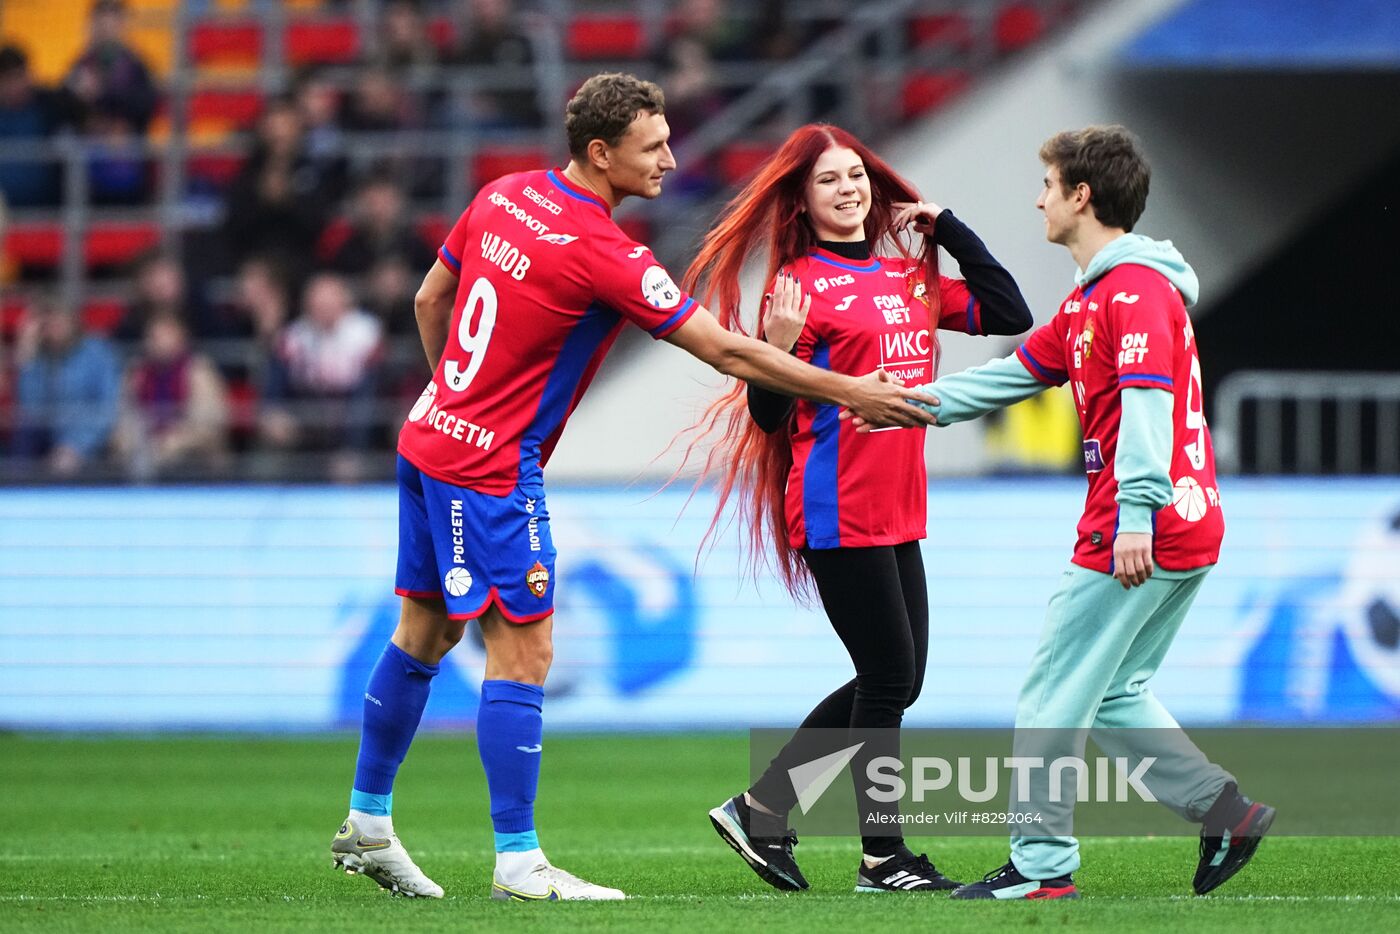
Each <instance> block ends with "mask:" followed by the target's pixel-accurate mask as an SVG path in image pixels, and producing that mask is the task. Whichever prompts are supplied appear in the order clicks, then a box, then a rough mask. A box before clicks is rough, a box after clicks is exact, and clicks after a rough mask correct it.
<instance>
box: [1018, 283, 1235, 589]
mask: <svg viewBox="0 0 1400 934" xmlns="http://www.w3.org/2000/svg"><path fill="white" fill-rule="evenodd" d="M1016 354H1017V356H1018V357H1019V358H1020V360H1021V363H1023V364H1024V365H1025V367H1026V369H1027V370H1029V371H1030V372H1031V373H1032V374H1034V375H1035V377H1036V378H1037V379H1039V380H1041V381H1042V382H1045V383H1049V384H1050V385H1052V386H1058V385H1061V384H1063V383H1065V382H1067V381H1068V382H1069V383H1070V384H1071V387H1072V389H1073V392H1074V401H1075V405H1076V407H1077V408H1078V409H1079V424H1080V427H1081V428H1082V429H1083V432H1084V469H1085V471H1086V472H1087V473H1088V475H1089V494H1088V497H1087V499H1086V500H1085V506H1084V516H1083V517H1082V518H1081V519H1080V520H1079V540H1078V542H1077V543H1076V544H1075V547H1074V558H1073V561H1074V563H1075V564H1078V565H1081V566H1082V567H1086V568H1089V569H1091V570H1095V571H1102V572H1104V573H1105V574H1111V573H1113V538H1114V535H1115V534H1116V533H1117V530H1118V503H1117V500H1116V497H1117V495H1118V481H1117V479H1116V478H1115V477H1114V472H1113V468H1114V461H1115V455H1116V454H1117V448H1118V423H1119V420H1120V418H1121V417H1122V414H1123V407H1122V401H1121V398H1120V396H1119V390H1121V389H1124V388H1127V387H1148V388H1152V389H1162V390H1165V391H1167V392H1170V393H1171V394H1172V397H1173V400H1174V401H1173V404H1172V459H1171V479H1172V484H1173V490H1172V503H1171V504H1170V505H1168V506H1167V507H1166V508H1165V509H1162V510H1160V511H1159V512H1157V513H1156V514H1155V515H1154V516H1153V529H1154V531H1153V537H1152V553H1153V560H1154V561H1155V562H1156V563H1157V565H1158V566H1160V567H1162V568H1165V569H1166V570H1168V571H1188V570H1192V569H1194V568H1200V567H1204V566H1206V565H1209V564H1214V563H1215V562H1216V560H1217V559H1218V558H1219V557H1220V540H1221V539H1222V538H1223V537H1224V534H1225V517H1224V514H1223V513H1222V512H1221V509H1220V490H1219V488H1218V487H1217V485H1216V482H1215V454H1214V449H1213V448H1212V446H1211V441H1210V430H1209V429H1208V428H1207V427H1206V418H1205V404H1204V402H1203V400H1202V398H1201V363H1200V360H1199V358H1198V357H1197V356H1196V334H1195V331H1194V330H1193V329H1192V327H1191V319H1190V318H1189V317H1188V316H1187V314H1186V306H1185V305H1184V304H1183V303H1182V301H1181V295H1180V293H1178V292H1177V290H1176V288H1175V287H1174V286H1173V285H1172V284H1171V283H1170V282H1169V281H1168V280H1167V278H1166V277H1165V276H1163V275H1162V274H1161V273H1159V272H1157V271H1156V270H1153V269H1149V268H1147V267H1145V266H1135V265H1122V266H1115V267H1114V268H1113V269H1111V270H1109V271H1108V273H1106V274H1105V275H1103V276H1102V277H1100V278H1099V279H1097V280H1095V281H1094V282H1092V283H1089V284H1088V285H1087V286H1081V287H1080V288H1077V289H1075V290H1074V291H1073V292H1071V293H1070V296H1069V298H1067V299H1065V302H1064V304H1063V305H1061V306H1060V310H1059V311H1058V312H1056V314H1055V317H1054V318H1053V319H1051V321H1050V323H1049V324H1047V325H1045V326H1044V327H1042V328H1040V329H1038V330H1037V331H1036V332H1035V333H1033V334H1032V335H1031V336H1030V338H1029V339H1028V340H1027V341H1026V342H1025V343H1024V344H1022V345H1021V347H1020V349H1019V350H1017V351H1016Z"/></svg>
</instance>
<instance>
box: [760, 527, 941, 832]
mask: <svg viewBox="0 0 1400 934" xmlns="http://www.w3.org/2000/svg"><path fill="white" fill-rule="evenodd" d="M802 557H803V559H804V560H805V561H806V562H807V567H809V568H810V569H811V571H812V577H813V578H814V579H815V580H816V583H817V592H818V593H819V594H820V595H821V600H822V605H823V606H824V607H825V608H826V615H827V616H828V617H829V618H830V619H831V625H832V628H833V629H835V630H836V635H837V636H839V637H840V638H841V641H842V643H844V644H845V646H846V651H847V652H848V653H850V656H851V661H852V663H854V665H855V669H856V676H855V677H854V678H852V679H851V680H850V681H848V682H846V683H845V684H843V685H841V686H840V687H839V688H837V689H836V690H835V691H832V692H831V693H830V694H828V695H827V696H826V698H825V699H824V700H822V701H821V703H819V704H817V706H816V707H814V708H812V712H811V713H809V714H808V715H807V719H805V720H803V721H802V726H801V727H800V729H801V730H809V729H827V730H830V729H888V730H891V731H892V732H891V733H890V734H888V735H882V736H881V737H879V738H877V739H874V740H871V741H867V742H866V744H865V746H864V747H862V748H861V750H860V752H859V753H857V754H856V757H855V758H854V759H852V760H851V775H852V777H853V778H854V779H855V785H856V800H857V802H858V803H859V807H860V810H861V818H862V822H861V826H862V828H866V827H869V828H871V829H875V828H877V827H878V828H880V829H886V830H888V829H891V828H892V829H893V830H894V833H892V834H889V833H886V834H884V835H880V834H867V833H862V834H861V844H862V847H863V849H864V851H865V852H866V853H867V854H869V855H871V856H888V855H890V854H892V853H893V852H894V851H895V850H897V849H898V848H899V846H900V845H901V844H902V843H903V842H904V836H903V834H901V833H900V832H899V830H898V827H899V825H898V824H897V823H886V824H875V823H873V822H872V821H871V820H870V818H871V815H878V814H885V815H892V814H896V813H898V805H897V804H895V803H891V804H881V803H878V802H873V801H869V800H867V799H865V798H864V796H863V795H862V794H861V789H862V788H863V787H866V786H868V785H869V784H870V783H869V782H868V781H867V780H866V779H865V775H866V766H867V764H868V763H869V761H870V760H871V759H872V758H875V757H877V756H886V755H888V756H895V757H898V755H899V740H898V734H897V733H896V732H893V731H895V730H898V728H899V726H900V724H901V723H902V722H903V720H904V711H905V709H906V708H908V707H909V706H910V705H911V704H913V703H914V701H915V700H916V699H917V698H918V696H919V691H920V690H921V689H922V687H923V683H924V669H925V667H926V666H927V663H928V589H927V584H926V582H925V579H924V560H923V556H922V554H920V552H919V543H918V542H917V541H913V542H905V543H903V544H901V545H885V546H879V547H874V548H830V549H820V550H814V549H810V548H809V549H804V550H803V552H802ZM836 748H840V747H836ZM831 751H834V750H831ZM821 754H822V748H819V746H817V745H814V744H813V742H811V741H810V740H809V741H805V742H804V741H800V734H799V737H795V738H794V739H793V740H791V741H789V742H788V744H787V745H786V746H784V747H783V749H782V751H781V752H779V753H778V755H777V756H776V757H775V758H774V759H773V761H772V763H771V764H769V766H768V770H767V771H765V772H764V773H763V776H762V777H761V778H759V780H758V781H757V782H755V783H754V785H753V787H752V788H751V789H749V794H750V795H751V796H752V797H753V799H754V800H755V801H758V802H760V803H761V804H762V805H763V806H764V807H766V808H768V809H770V810H772V811H775V812H777V813H780V814H786V813H787V812H788V811H790V810H792V808H793V806H794V805H796V803H797V792H796V791H794V790H793V787H792V781H791V780H790V779H789V778H788V769H790V768H792V767H793V766H796V765H801V764H802V763H804V762H809V761H811V760H812V759H813V758H815V757H817V756H819V755H821Z"/></svg>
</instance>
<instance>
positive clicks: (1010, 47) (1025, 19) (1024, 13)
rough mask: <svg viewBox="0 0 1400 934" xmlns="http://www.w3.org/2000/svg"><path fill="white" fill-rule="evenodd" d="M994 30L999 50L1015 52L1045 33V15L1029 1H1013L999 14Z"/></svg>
mask: <svg viewBox="0 0 1400 934" xmlns="http://www.w3.org/2000/svg"><path fill="white" fill-rule="evenodd" d="M993 30H994V32H995V34H996V42H997V51H999V52H1015V51H1016V50H1018V49H1024V48H1025V47H1026V46H1028V45H1030V44H1031V43H1033V42H1035V41H1036V40H1037V39H1039V38H1040V37H1041V36H1042V35H1044V34H1045V17H1044V16H1042V15H1041V12H1040V10H1038V9H1036V8H1035V7H1033V6H1031V5H1030V4H1028V3H1013V4H1011V5H1010V6H1008V7H1006V8H1004V9H1003V10H1002V11H1001V12H1000V13H998V14H997V18H996V24H995V26H994V27H993Z"/></svg>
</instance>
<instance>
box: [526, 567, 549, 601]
mask: <svg viewBox="0 0 1400 934" xmlns="http://www.w3.org/2000/svg"><path fill="white" fill-rule="evenodd" d="M525 586H526V587H529V588H530V593H532V594H534V595H535V596H537V597H540V598H541V599H543V598H544V592H545V591H546V590H548V589H549V568H547V567H545V566H544V565H543V564H540V563H539V562H538V561H536V562H535V566H534V567H532V568H530V570H528V571H526V572H525Z"/></svg>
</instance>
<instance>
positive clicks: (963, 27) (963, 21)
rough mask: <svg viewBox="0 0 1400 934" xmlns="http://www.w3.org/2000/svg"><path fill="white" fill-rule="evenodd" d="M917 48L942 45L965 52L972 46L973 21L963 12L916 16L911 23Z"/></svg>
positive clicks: (910, 32) (911, 32)
mask: <svg viewBox="0 0 1400 934" xmlns="http://www.w3.org/2000/svg"><path fill="white" fill-rule="evenodd" d="M909 35H910V37H911V38H912V39H913V42H914V46H915V48H923V47H925V46H942V47H946V48H953V49H957V50H958V51H961V52H965V51H967V50H968V49H970V48H971V47H972V23H971V22H969V21H968V18H967V17H966V16H963V15H962V14H961V13H943V14H939V15H935V16H916V17H915V18H914V19H913V20H911V21H910V23H909Z"/></svg>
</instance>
